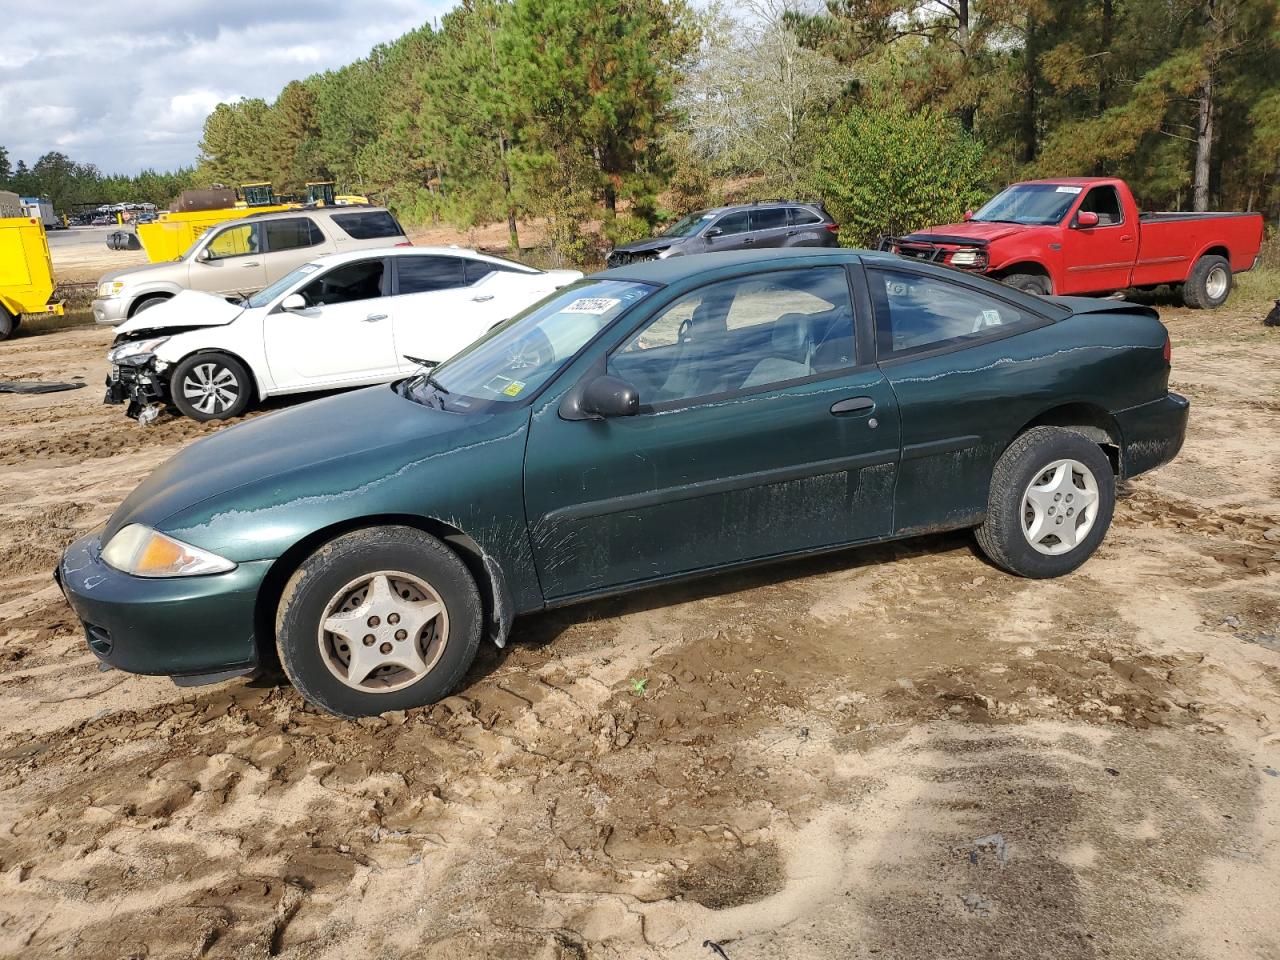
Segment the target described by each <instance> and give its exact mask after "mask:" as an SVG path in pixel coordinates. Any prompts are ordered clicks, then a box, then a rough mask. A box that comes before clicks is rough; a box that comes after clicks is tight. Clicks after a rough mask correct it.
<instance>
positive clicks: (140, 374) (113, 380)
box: [102, 358, 169, 420]
mask: <svg viewBox="0 0 1280 960" xmlns="http://www.w3.org/2000/svg"><path fill="white" fill-rule="evenodd" d="M102 402H103V403H106V404H113V405H114V404H121V403H127V404H128V405H129V406H128V408H127V409H126V410H125V414H126V415H128V416H130V417H132V418H133V419H135V420H137V419H138V414H139V413H141V412H142V410H143V408H144V407H147V406H149V405H151V404H153V403H168V402H169V381H168V379H167V378H166V377H164V376H163V375H162V374H160V373H158V372H157V371H156V368H155V360H154V358H149V359H148V360H147V361H146V362H145V363H141V364H127V363H121V364H115V365H113V366H112V367H111V372H110V373H109V374H107V392H106V395H105V396H104V397H103V398H102Z"/></svg>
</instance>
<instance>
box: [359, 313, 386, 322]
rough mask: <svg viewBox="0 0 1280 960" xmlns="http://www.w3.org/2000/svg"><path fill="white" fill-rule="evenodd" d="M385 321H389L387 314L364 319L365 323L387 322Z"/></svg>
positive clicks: (374, 314)
mask: <svg viewBox="0 0 1280 960" xmlns="http://www.w3.org/2000/svg"><path fill="white" fill-rule="evenodd" d="M385 319H387V315H386V314H385V313H371V314H369V315H368V316H367V317H365V318H364V322H365V323H377V322H378V321H379V320H385Z"/></svg>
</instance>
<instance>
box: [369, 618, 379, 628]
mask: <svg viewBox="0 0 1280 960" xmlns="http://www.w3.org/2000/svg"><path fill="white" fill-rule="evenodd" d="M381 622H382V621H381V620H379V619H378V618H377V617H370V618H369V626H371V627H376V626H377V625H378V624H380V623H381Z"/></svg>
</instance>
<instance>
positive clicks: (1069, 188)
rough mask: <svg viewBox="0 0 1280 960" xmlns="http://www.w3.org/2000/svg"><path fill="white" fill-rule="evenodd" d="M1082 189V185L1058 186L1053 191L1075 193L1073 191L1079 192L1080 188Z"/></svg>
mask: <svg viewBox="0 0 1280 960" xmlns="http://www.w3.org/2000/svg"><path fill="white" fill-rule="evenodd" d="M1083 189H1084V187H1059V188H1058V189H1057V190H1055V191H1054V192H1055V193H1072V194H1075V193H1079V192H1080V191H1081V190H1083Z"/></svg>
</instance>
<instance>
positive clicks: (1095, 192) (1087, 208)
mask: <svg viewBox="0 0 1280 960" xmlns="http://www.w3.org/2000/svg"><path fill="white" fill-rule="evenodd" d="M1079 212H1080V213H1096V214H1097V215H1098V226H1100V227H1113V226H1115V225H1116V224H1119V223H1124V210H1123V209H1122V208H1121V207H1120V194H1119V192H1118V191H1117V190H1116V188H1115V187H1094V188H1093V189H1092V190H1090V191H1089V192H1088V193H1087V194H1085V198H1084V202H1083V203H1081V204H1080V210H1079Z"/></svg>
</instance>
